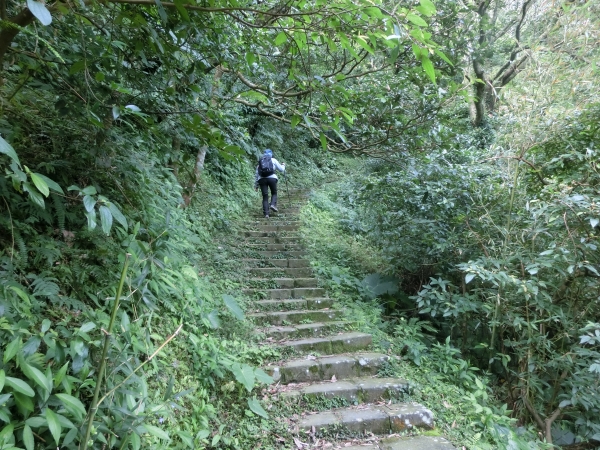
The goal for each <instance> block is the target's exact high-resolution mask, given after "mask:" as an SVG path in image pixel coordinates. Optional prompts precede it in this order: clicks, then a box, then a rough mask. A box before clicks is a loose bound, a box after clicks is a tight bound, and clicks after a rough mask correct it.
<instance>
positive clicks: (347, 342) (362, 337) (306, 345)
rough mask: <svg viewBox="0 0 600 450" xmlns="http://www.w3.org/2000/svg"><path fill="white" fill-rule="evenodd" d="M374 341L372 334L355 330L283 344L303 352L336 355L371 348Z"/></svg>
mask: <svg viewBox="0 0 600 450" xmlns="http://www.w3.org/2000/svg"><path fill="white" fill-rule="evenodd" d="M372 342H373V339H372V337H371V335H370V334H365V333H359V332H354V333H344V334H340V335H337V336H332V337H322V338H314V339H301V340H298V341H290V342H287V343H285V344H283V346H284V347H290V348H293V349H294V350H296V351H297V352H301V353H314V352H317V353H321V354H324V355H335V354H339V353H348V352H358V351H361V350H362V351H364V350H366V349H367V348H369V346H370V345H371V344H372Z"/></svg>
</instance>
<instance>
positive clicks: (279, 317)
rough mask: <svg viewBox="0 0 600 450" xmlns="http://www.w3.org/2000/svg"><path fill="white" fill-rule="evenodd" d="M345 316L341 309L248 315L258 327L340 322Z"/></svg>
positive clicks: (269, 312)
mask: <svg viewBox="0 0 600 450" xmlns="http://www.w3.org/2000/svg"><path fill="white" fill-rule="evenodd" d="M343 316H344V312H343V311H342V310H339V309H327V310H314V309H310V310H309V309H305V310H301V311H268V312H262V313H253V314H248V317H251V318H252V319H254V321H255V322H256V323H257V324H258V325H283V324H284V323H286V322H287V323H290V324H292V323H301V322H303V321H306V322H327V321H330V320H338V319H340V318H342V317H343Z"/></svg>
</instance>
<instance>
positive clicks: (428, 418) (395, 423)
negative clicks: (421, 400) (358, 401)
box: [299, 403, 433, 434]
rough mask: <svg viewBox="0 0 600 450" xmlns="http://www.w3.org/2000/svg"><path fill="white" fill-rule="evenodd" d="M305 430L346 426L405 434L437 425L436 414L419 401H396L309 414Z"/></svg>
mask: <svg viewBox="0 0 600 450" xmlns="http://www.w3.org/2000/svg"><path fill="white" fill-rule="evenodd" d="M299 425H300V429H301V430H303V431H312V430H313V427H314V430H315V431H321V430H323V429H327V428H333V427H336V426H337V427H339V426H343V427H345V428H346V429H348V430H349V431H350V432H354V433H365V432H371V433H374V434H390V433H401V432H403V431H407V430H411V429H412V428H415V427H418V428H425V429H431V428H433V413H432V412H431V411H430V410H428V409H427V408H425V407H423V406H421V405H416V404H401V403H399V404H392V405H386V406H377V407H370V408H364V409H356V408H344V409H339V410H336V411H334V412H331V411H326V412H321V413H318V414H314V415H309V416H306V417H305V418H304V419H302V420H301V421H300V424H299Z"/></svg>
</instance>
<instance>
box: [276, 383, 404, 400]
mask: <svg viewBox="0 0 600 450" xmlns="http://www.w3.org/2000/svg"><path fill="white" fill-rule="evenodd" d="M407 393H408V382H407V381H405V380H400V379H398V378H373V377H368V378H350V379H349V380H341V381H335V382H331V381H328V382H320V383H315V384H309V385H308V386H302V387H299V388H297V389H292V390H290V391H285V392H282V393H281V398H283V399H290V400H293V399H297V398H298V397H301V396H306V397H325V398H344V399H346V400H348V401H349V402H351V403H353V404H357V403H374V402H378V401H381V400H394V399H399V398H401V396H402V395H404V394H407Z"/></svg>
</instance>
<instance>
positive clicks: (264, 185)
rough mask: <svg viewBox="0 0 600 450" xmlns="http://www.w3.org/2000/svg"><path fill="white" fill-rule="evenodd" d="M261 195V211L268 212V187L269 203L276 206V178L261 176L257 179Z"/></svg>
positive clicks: (265, 213)
mask: <svg viewBox="0 0 600 450" xmlns="http://www.w3.org/2000/svg"><path fill="white" fill-rule="evenodd" d="M258 185H259V186H260V191H261V192H262V196H263V213H264V215H265V216H266V215H267V214H269V189H271V205H272V206H274V207H275V208H277V178H261V179H259V180H258Z"/></svg>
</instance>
